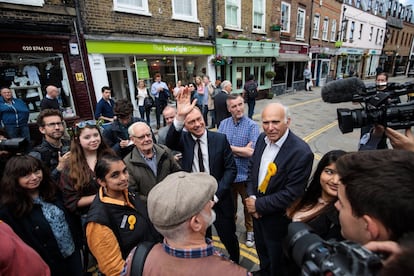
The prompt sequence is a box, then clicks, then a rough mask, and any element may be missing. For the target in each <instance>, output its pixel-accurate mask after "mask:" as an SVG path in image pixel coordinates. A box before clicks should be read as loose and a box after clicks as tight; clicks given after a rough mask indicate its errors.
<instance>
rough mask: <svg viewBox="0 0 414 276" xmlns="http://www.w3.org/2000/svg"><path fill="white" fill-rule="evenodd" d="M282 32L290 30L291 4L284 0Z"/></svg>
mask: <svg viewBox="0 0 414 276" xmlns="http://www.w3.org/2000/svg"><path fill="white" fill-rule="evenodd" d="M281 18H282V20H281V22H282V24H281V25H282V30H281V31H282V32H289V31H290V4H288V3H285V2H282V17H281Z"/></svg>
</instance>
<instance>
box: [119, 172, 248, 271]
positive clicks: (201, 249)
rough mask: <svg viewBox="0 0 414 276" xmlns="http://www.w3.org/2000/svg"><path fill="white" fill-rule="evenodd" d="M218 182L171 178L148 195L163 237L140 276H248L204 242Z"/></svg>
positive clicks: (198, 176)
mask: <svg viewBox="0 0 414 276" xmlns="http://www.w3.org/2000/svg"><path fill="white" fill-rule="evenodd" d="M216 190H217V181H216V179H215V178H214V177H213V176H210V175H207V174H205V173H187V172H177V173H174V174H170V175H169V176H167V177H166V178H165V179H164V180H163V181H161V182H160V183H159V184H158V185H156V186H155V187H154V188H153V189H152V190H151V192H150V193H149V195H148V215H149V218H150V220H151V222H152V223H153V225H154V227H155V228H156V229H157V230H158V231H159V232H160V234H161V235H163V236H164V242H163V243H162V244H156V245H155V246H154V247H153V248H152V249H151V251H150V252H149V253H148V255H147V258H146V260H145V264H144V265H143V273H142V275H172V276H175V275H220V274H224V275H250V273H248V272H247V271H246V269H244V268H242V267H241V266H238V265H236V264H234V263H232V262H230V261H229V260H228V259H226V258H224V257H223V256H220V253H218V252H216V251H215V249H214V247H213V244H212V241H211V240H210V239H206V238H205V234H206V231H207V228H208V227H209V226H210V225H211V224H212V223H213V222H214V220H215V212H214V211H213V206H214V201H212V200H211V199H212V198H213V196H214V194H215V193H216ZM134 253H135V249H134V250H133V251H132V252H131V254H130V255H129V257H128V258H127V261H126V268H125V269H124V271H126V275H137V274H133V273H135V272H134V271H133V272H132V273H131V269H134V265H133V264H134V262H133V261H132V259H133V256H134Z"/></svg>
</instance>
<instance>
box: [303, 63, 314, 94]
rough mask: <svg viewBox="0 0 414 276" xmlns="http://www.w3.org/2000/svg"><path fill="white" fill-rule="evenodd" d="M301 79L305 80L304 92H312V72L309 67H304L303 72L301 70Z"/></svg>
mask: <svg viewBox="0 0 414 276" xmlns="http://www.w3.org/2000/svg"><path fill="white" fill-rule="evenodd" d="M303 78H304V79H305V91H312V89H311V81H312V72H311V70H310V69H309V66H308V65H306V66H305V70H303Z"/></svg>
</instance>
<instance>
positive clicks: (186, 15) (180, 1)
mask: <svg viewBox="0 0 414 276" xmlns="http://www.w3.org/2000/svg"><path fill="white" fill-rule="evenodd" d="M172 11H173V15H172V18H173V19H178V20H184V21H192V22H198V18H197V1H196V0H172Z"/></svg>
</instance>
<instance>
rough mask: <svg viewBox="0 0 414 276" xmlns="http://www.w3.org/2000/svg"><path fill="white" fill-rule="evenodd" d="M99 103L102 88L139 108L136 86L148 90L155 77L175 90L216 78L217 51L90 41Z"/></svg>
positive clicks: (199, 46) (189, 46) (191, 46)
mask: <svg viewBox="0 0 414 276" xmlns="http://www.w3.org/2000/svg"><path fill="white" fill-rule="evenodd" d="M86 47H87V51H88V54H89V64H90V67H91V74H92V79H93V83H94V88H95V93H96V100H99V99H100V98H101V96H102V95H101V88H102V87H103V86H106V85H109V86H110V87H111V88H112V90H113V93H112V97H113V98H114V99H123V98H128V99H130V100H131V101H132V103H133V104H134V106H135V107H136V108H137V106H136V100H135V97H136V83H137V80H138V79H142V80H145V82H146V84H147V87H149V86H150V85H151V83H152V80H153V76H154V75H155V73H160V74H161V76H162V80H163V81H164V82H166V83H167V85H168V86H169V87H170V89H171V90H172V89H173V88H174V86H175V84H176V82H177V81H178V80H181V81H182V83H183V84H187V83H188V82H190V81H193V77H194V76H197V75H210V76H211V75H214V66H213V65H211V64H209V63H208V57H212V56H213V54H214V47H213V46H212V45H211V44H207V43H196V42H194V43H189V42H187V43H184V42H180V43H171V42H165V43H159V42H158V43H157V42H136V41H108V40H88V39H87V40H86Z"/></svg>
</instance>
